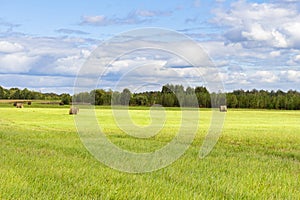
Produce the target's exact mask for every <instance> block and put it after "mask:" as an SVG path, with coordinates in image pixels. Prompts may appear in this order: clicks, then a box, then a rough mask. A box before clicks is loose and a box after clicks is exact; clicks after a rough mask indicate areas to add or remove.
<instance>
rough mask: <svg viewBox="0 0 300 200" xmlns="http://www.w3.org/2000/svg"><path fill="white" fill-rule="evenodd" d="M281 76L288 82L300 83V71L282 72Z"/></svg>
mask: <svg viewBox="0 0 300 200" xmlns="http://www.w3.org/2000/svg"><path fill="white" fill-rule="evenodd" d="M281 76H282V77H283V78H286V79H287V80H288V81H292V82H296V83H300V71H296V70H287V71H281Z"/></svg>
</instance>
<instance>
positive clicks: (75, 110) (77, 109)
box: [69, 107, 79, 115]
mask: <svg viewBox="0 0 300 200" xmlns="http://www.w3.org/2000/svg"><path fill="white" fill-rule="evenodd" d="M78 113H79V108H77V107H71V108H70V110H69V114H70V115H77V114H78Z"/></svg>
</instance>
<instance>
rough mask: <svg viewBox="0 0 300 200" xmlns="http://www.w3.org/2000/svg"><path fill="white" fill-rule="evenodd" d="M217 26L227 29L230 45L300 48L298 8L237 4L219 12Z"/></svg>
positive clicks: (299, 14) (287, 5)
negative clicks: (231, 43)
mask: <svg viewBox="0 0 300 200" xmlns="http://www.w3.org/2000/svg"><path fill="white" fill-rule="evenodd" d="M215 14H216V16H215V18H214V20H213V22H214V23H216V24H218V25H220V26H225V27H227V28H228V31H227V32H226V33H225V37H226V38H227V39H228V41H229V42H233V43H241V44H243V45H244V46H245V47H261V46H268V47H274V48H300V36H299V35H300V34H299V33H300V32H299V31H300V23H299V21H300V13H299V11H298V10H297V8H296V6H291V5H290V4H282V3H281V4H279V3H251V2H246V1H237V2H234V3H232V4H231V7H230V9H229V10H222V9H217V10H215Z"/></svg>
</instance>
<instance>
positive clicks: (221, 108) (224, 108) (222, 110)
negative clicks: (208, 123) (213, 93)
mask: <svg viewBox="0 0 300 200" xmlns="http://www.w3.org/2000/svg"><path fill="white" fill-rule="evenodd" d="M219 109H220V112H227V106H225V105H222V106H220V108H219Z"/></svg>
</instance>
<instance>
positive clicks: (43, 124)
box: [0, 106, 300, 199]
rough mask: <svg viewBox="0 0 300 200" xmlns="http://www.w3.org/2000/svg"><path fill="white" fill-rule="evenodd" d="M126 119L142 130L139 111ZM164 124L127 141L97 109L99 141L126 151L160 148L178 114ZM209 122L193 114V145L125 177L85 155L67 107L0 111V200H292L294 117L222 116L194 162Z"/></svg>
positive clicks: (299, 175) (296, 195)
mask: <svg viewBox="0 0 300 200" xmlns="http://www.w3.org/2000/svg"><path fill="white" fill-rule="evenodd" d="M130 113H131V116H132V118H133V119H134V120H135V123H137V124H141V125H143V124H147V123H148V122H149V118H148V117H147V116H149V115H148V110H147V109H146V108H145V109H141V108H139V109H131V110H130ZM79 114H81V113H79ZM167 116H168V119H169V122H168V123H167V124H166V127H165V130H164V131H162V132H161V133H160V134H159V135H157V136H155V137H152V138H149V139H134V138H132V137H130V136H127V135H125V134H124V133H123V132H122V131H121V130H119V129H118V127H117V126H116V124H115V123H114V121H113V117H112V115H111V110H110V109H107V108H105V109H104V108H100V107H99V108H97V117H98V121H99V123H100V124H101V125H102V127H103V130H104V131H105V133H106V134H107V136H108V137H109V138H110V139H111V140H112V141H113V142H114V143H115V144H117V145H119V146H120V147H122V148H124V149H127V150H131V151H153V150H155V149H157V148H160V147H162V146H163V145H164V144H165V143H167V142H168V141H169V140H170V139H171V138H172V137H173V135H174V132H176V130H177V128H178V127H177V126H178V117H179V116H180V111H179V110H178V109H170V110H168V111H167ZM210 116H211V111H210V110H201V112H200V127H199V130H198V133H197V136H196V138H195V140H194V142H193V144H192V145H191V146H190V148H189V149H188V150H187V152H186V153H185V154H184V155H183V156H182V157H181V158H180V159H178V160H177V161H176V162H174V163H173V164H172V165H170V166H168V167H166V168H163V169H160V170H158V171H155V172H150V173H142V174H129V173H124V172H119V171H116V170H113V169H111V168H109V167H107V166H105V165H103V164H102V163H100V162H99V161H97V160H96V159H95V158H94V157H93V156H92V155H91V154H90V153H89V152H88V151H87V150H86V148H85V147H84V145H83V144H82V142H81V140H80V138H79V136H78V134H77V132H76V128H75V125H74V118H73V116H71V115H68V107H67V106H64V107H53V108H37V107H34V106H33V107H29V106H25V108H23V109H17V108H14V107H12V106H11V107H8V106H3V107H0V163H1V165H0V199H300V186H299V185H300V184H299V182H300V112H299V111H274V110H229V112H228V113H227V114H226V120H225V124H224V128H223V132H222V136H221V137H220V139H219V141H218V143H217V145H216V146H215V148H214V149H213V151H212V152H211V153H210V154H209V155H208V156H207V157H205V158H204V159H199V157H198V156H199V149H200V146H201V144H202V142H203V140H204V137H205V135H206V132H207V129H208V127H209V122H210ZM139 142H140V143H139Z"/></svg>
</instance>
